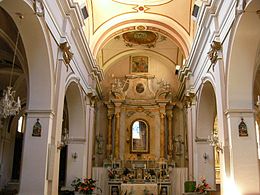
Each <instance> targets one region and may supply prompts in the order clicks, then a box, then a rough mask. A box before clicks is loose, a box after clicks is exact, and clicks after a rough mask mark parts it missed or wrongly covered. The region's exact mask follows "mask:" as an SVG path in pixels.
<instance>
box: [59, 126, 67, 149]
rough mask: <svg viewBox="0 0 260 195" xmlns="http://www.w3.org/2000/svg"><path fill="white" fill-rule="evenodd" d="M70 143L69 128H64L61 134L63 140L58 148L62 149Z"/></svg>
mask: <svg viewBox="0 0 260 195" xmlns="http://www.w3.org/2000/svg"><path fill="white" fill-rule="evenodd" d="M68 144H69V130H68V129H67V128H64V129H63V131H62V135H61V142H60V143H59V144H58V147H57V148H58V149H59V150H61V149H62V148H63V147H65V146H67V145H68Z"/></svg>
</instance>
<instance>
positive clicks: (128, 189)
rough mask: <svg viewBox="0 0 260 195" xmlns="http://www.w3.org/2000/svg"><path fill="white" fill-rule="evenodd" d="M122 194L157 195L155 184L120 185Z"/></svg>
mask: <svg viewBox="0 0 260 195" xmlns="http://www.w3.org/2000/svg"><path fill="white" fill-rule="evenodd" d="M121 193H122V194H127V195H128V194H134V195H157V194H158V193H157V183H152V184H151V183H149V184H148V183H144V184H124V183H123V184H121Z"/></svg>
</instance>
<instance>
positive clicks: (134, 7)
mask: <svg viewBox="0 0 260 195" xmlns="http://www.w3.org/2000/svg"><path fill="white" fill-rule="evenodd" d="M112 1H113V2H117V3H120V2H118V1H116V0H112ZM171 1H172V0H171ZM171 1H169V2H167V3H170V2H171ZM90 3H91V10H92V11H91V12H92V21H93V22H92V29H93V35H94V34H95V33H96V32H97V31H98V30H99V29H100V28H101V26H103V25H104V24H105V23H107V22H108V21H110V20H112V19H114V18H116V17H119V16H122V15H125V14H135V13H138V12H139V11H140V10H139V9H138V8H139V5H138V4H127V3H120V4H125V5H129V6H131V9H132V10H134V11H129V12H125V13H121V14H118V15H115V16H113V17H111V18H109V19H107V20H105V21H104V22H102V23H101V24H100V25H99V26H98V27H96V28H95V20H94V6H93V0H90ZM167 3H162V4H160V5H145V6H143V7H144V8H146V9H144V10H143V12H144V13H147V14H154V15H159V16H163V17H166V18H168V19H170V20H172V21H174V22H176V23H177V24H178V25H179V26H180V27H181V28H183V29H184V30H185V31H186V32H187V33H188V35H190V31H191V10H192V0H190V11H189V22H188V23H189V24H188V29H187V28H186V27H184V26H183V25H182V24H181V23H179V22H178V21H177V20H175V19H174V18H172V17H170V16H167V15H164V14H159V13H155V12H148V10H150V9H151V8H150V7H154V6H161V5H165V4H167Z"/></svg>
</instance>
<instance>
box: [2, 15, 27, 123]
mask: <svg viewBox="0 0 260 195" xmlns="http://www.w3.org/2000/svg"><path fill="white" fill-rule="evenodd" d="M21 17H22V16H20V19H22V18H21ZM18 40H19V31H18V30H17V38H16V43H15V49H14V56H13V61H12V70H11V75H10V80H9V85H8V86H7V89H5V90H3V97H2V98H1V100H0V114H1V115H2V116H3V117H4V118H7V117H8V116H11V115H16V114H17V113H18V112H19V111H20V110H21V102H20V98H19V97H17V101H15V90H13V89H12V77H13V70H14V63H15V56H16V51H17V45H18Z"/></svg>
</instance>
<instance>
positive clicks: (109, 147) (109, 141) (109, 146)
mask: <svg viewBox="0 0 260 195" xmlns="http://www.w3.org/2000/svg"><path fill="white" fill-rule="evenodd" d="M107 119H108V127H107V159H109V158H110V157H111V154H112V115H111V114H108V116H107Z"/></svg>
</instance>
